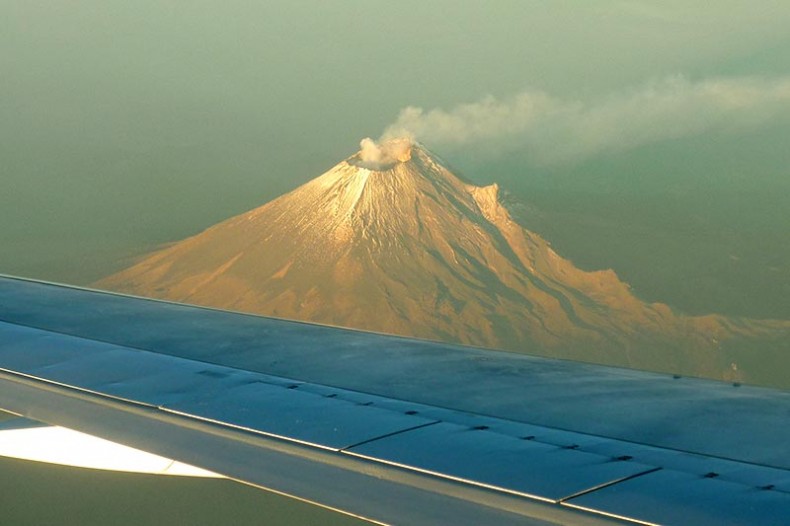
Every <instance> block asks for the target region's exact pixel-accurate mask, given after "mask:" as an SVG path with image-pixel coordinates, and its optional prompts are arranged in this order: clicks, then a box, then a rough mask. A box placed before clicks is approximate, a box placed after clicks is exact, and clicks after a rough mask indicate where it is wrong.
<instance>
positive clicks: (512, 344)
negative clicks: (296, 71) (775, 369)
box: [96, 139, 790, 381]
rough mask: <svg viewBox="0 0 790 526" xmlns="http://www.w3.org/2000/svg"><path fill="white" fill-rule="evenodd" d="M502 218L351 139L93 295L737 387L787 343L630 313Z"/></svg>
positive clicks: (756, 327)
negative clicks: (277, 191)
mask: <svg viewBox="0 0 790 526" xmlns="http://www.w3.org/2000/svg"><path fill="white" fill-rule="evenodd" d="M505 202H506V200H505V199H503V192H502V190H500V188H499V187H498V186H497V185H496V184H493V185H491V186H484V187H480V186H475V185H473V184H470V183H469V182H466V181H464V180H463V179H461V178H459V177H457V176H456V175H454V174H453V173H451V171H450V170H449V169H448V168H447V167H446V165H445V164H444V163H443V162H442V161H441V160H440V159H439V158H438V157H437V156H435V155H433V154H432V153H431V152H429V151H428V150H427V149H426V148H424V147H423V146H421V145H420V144H416V143H412V142H411V141H410V140H407V139H395V140H390V141H387V142H384V143H382V144H376V143H375V142H373V141H371V140H369V139H366V140H365V141H363V142H362V148H361V150H360V151H359V152H358V153H356V154H355V155H352V156H351V157H349V158H347V159H346V160H344V161H342V162H340V163H339V164H337V165H336V166H334V167H333V168H331V169H330V170H329V171H327V172H326V173H324V174H323V175H321V176H320V177H318V178H316V179H313V180H312V181H310V182H308V183H306V184H304V185H303V186H301V187H299V188H297V189H295V190H293V191H291V192H290V193H287V194H285V195H283V196H281V197H279V198H277V199H275V200H273V201H271V202H269V203H267V204H265V205H263V206H261V207H259V208H256V209H254V210H251V211H249V212H246V213H243V214H241V215H238V216H236V217H233V218H231V219H228V220H226V221H224V222H222V223H219V224H217V225H215V226H213V227H211V228H209V229H207V230H205V231H203V232H202V233H200V234H198V235H195V236H193V237H191V238H188V239H185V240H183V241H180V242H178V243H175V244H173V245H171V246H169V247H167V248H164V249H162V250H160V251H158V252H155V253H153V254H151V255H150V256H147V257H145V258H144V259H142V260H140V261H139V262H138V263H137V264H135V265H134V266H132V267H130V268H128V269H126V270H123V271H121V272H118V273H117V274H114V275H112V276H109V277H107V278H105V279H103V280H101V281H100V282H98V283H97V284H96V286H97V287H99V288H105V289H109V290H113V291H119V292H124V293H132V294H135V295H141V296H149V297H155V298H161V299H167V300H175V301H179V302H185V303H193V304H198V305H204V306H211V307H217V308H223V309H230V310H236V311H244V312H250V313H256V314H263V315H267V316H275V317H281V318H288V319H296V320H304V321H310V322H318V323H323V324H330V325H339V326H344V327H353V328H357V329H364V330H370V331H377V332H384V333H392V334H399V335H406V336H414V337H420V338H428V339H434V340H442V341H448V342H455V343H463V344H469V345H475V346H482V347H490V348H498V349H504V350H510V351H516V352H525V353H530V354H541V355H546V356H552V357H560V358H572V359H577V360H583V361H590V362H597V363H605V364H610V365H622V366H629V367H636V368H642V369H649V370H656V371H666V372H673V373H681V374H691V375H702V376H710V377H715V378H720V379H721V378H724V379H729V380H738V381H740V380H742V379H743V376H744V375H745V376H746V378H747V379H748V377H749V374H750V373H749V367H751V366H753V363H752V362H755V360H754V359H753V357H754V354H755V353H756V352H757V351H754V352H752V351H753V349H755V346H754V342H755V341H763V342H767V345H769V347H770V348H772V349H778V347H777V345H780V346H781V345H784V344H783V343H781V342H786V341H788V340H790V338H788V336H789V335H790V332H789V331H788V324H787V323H784V322H776V321H750V320H735V319H728V318H724V317H722V316H717V315H710V316H697V317H689V316H682V315H679V314H677V313H675V312H673V311H672V310H671V309H670V308H669V307H668V306H666V305H663V304H659V303H652V304H648V303H645V302H643V301H640V300H639V299H638V298H637V297H636V296H635V295H634V294H633V293H632V291H631V289H630V287H629V286H628V285H627V284H626V283H624V282H623V281H621V280H620V279H618V277H617V275H616V274H615V272H614V271H612V270H603V271H595V272H587V271H583V270H581V269H579V268H577V267H575V266H574V265H573V264H572V263H571V262H570V261H568V260H567V259H564V258H562V257H561V256H559V255H558V254H557V253H556V252H555V251H554V250H553V249H552V248H551V246H550V244H549V243H548V242H547V241H545V240H544V239H543V238H542V237H541V236H539V235H538V234H536V233H533V232H531V231H529V230H527V229H526V228H524V227H523V226H522V225H520V224H518V223H517V222H516V220H515V219H514V218H513V216H512V215H511V213H510V212H509V211H508V208H507V206H506V205H505V204H504V203H505ZM777 342H778V343H777ZM776 352H779V351H776ZM782 352H784V347H782ZM750 353H751V354H750ZM757 361H759V360H757ZM749 364H752V365H749ZM745 365H746V366H745Z"/></svg>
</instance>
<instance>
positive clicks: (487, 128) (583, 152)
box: [383, 76, 790, 163]
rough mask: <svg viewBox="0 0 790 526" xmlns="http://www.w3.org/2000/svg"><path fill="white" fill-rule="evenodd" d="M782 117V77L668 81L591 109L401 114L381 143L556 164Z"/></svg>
mask: <svg viewBox="0 0 790 526" xmlns="http://www.w3.org/2000/svg"><path fill="white" fill-rule="evenodd" d="M787 115H790V77H781V78H773V79H768V78H761V77H731V78H715V79H707V80H703V81H698V82H692V81H690V80H688V79H686V78H684V77H681V76H676V77H671V78H667V79H664V80H661V81H659V82H653V83H650V84H648V85H645V86H642V87H641V88H639V89H635V90H630V91H626V92H620V93H616V94H613V95H612V96H610V97H608V98H605V99H599V100H593V101H582V100H565V99H561V98H557V97H553V96H551V95H549V94H546V93H543V92H539V91H525V92H523V93H520V94H518V95H516V96H514V97H511V98H509V99H505V100H498V99H496V98H494V97H490V96H489V97H486V98H484V99H482V100H480V101H478V102H473V103H469V104H462V105H459V106H456V107H455V108H452V109H450V110H443V109H433V110H429V111H425V110H423V109H422V108H416V107H407V108H405V109H403V110H402V111H401V112H400V115H399V116H398V118H397V120H396V121H395V122H394V123H393V124H392V125H390V126H389V127H388V128H387V129H386V130H385V132H384V134H383V137H384V138H391V137H398V136H406V137H409V138H411V139H414V140H420V141H424V142H426V143H428V144H429V145H437V146H439V145H469V144H477V145H487V146H489V147H490V148H494V149H498V150H500V149H502V148H519V149H526V150H527V151H528V152H529V153H530V154H531V155H532V156H533V158H534V159H535V160H536V161H537V162H543V163H561V162H568V161H575V160H579V159H584V158H588V157H592V156H595V155H597V154H600V153H604V152H612V151H622V150H627V149H631V148H635V147H638V146H641V145H645V144H650V143H654V142H659V141H663V140H668V139H675V138H681V137H685V136H691V135H698V134H702V133H706V132H711V131H722V130H729V131H732V130H735V131H737V130H739V129H744V128H750V127H754V126H759V125H761V124H763V123H765V122H767V121H770V120H773V119H775V118H779V117H780V116H787Z"/></svg>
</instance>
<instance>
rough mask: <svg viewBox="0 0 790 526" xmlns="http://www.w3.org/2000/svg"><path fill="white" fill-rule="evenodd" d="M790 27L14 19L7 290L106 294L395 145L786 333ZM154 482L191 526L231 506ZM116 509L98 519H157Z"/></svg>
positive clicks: (10, 10) (710, 11) (632, 7)
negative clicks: (145, 264)
mask: <svg viewBox="0 0 790 526" xmlns="http://www.w3.org/2000/svg"><path fill="white" fill-rule="evenodd" d="M788 27H790V2H787V0H744V1H735V0H717V1H716V2H703V1H695V0H661V1H658V0H656V1H622V0H596V1H595V2H590V1H587V0H577V1H562V0H553V1H535V0H510V1H508V0H497V1H496V2H490V1H485V2H484V1H474V0H468V1H467V0H464V1H458V0H452V1H448V0H432V1H430V2H426V1H424V0H403V1H399V2H397V3H395V2H390V1H372V0H365V1H363V0H359V1H352V0H334V1H332V2H327V1H325V0H301V1H300V0H288V1H276V0H267V1H265V2H261V1H253V0H225V1H223V2H213V1H212V2H209V1H206V0H189V1H186V0H168V1H162V0H135V1H128V0H60V1H45V0H0V273H5V274H15V275H22V276H29V277H36V278H41V279H48V280H54V281H62V282H67V283H74V284H88V283H90V282H92V281H94V280H96V279H98V278H100V277H103V276H105V275H107V274H109V273H111V272H113V271H115V270H118V269H120V268H122V267H124V266H126V265H127V264H128V263H130V262H131V261H133V259H134V258H135V257H139V256H141V255H143V254H145V253H146V252H148V251H150V250H152V249H153V248H155V247H157V246H159V245H161V244H164V243H168V242H172V241H176V240H179V239H182V238H184V237H186V236H189V235H192V234H195V233H197V232H200V231H201V230H202V229H204V228H206V227H209V226H211V225H212V224H214V223H216V222H218V221H220V220H222V219H225V218H227V217H229V216H232V215H235V214H238V213H241V212H244V211H246V210H248V209H251V208H254V207H256V206H259V205H261V204H263V203H265V202H267V201H269V200H270V199H272V198H274V197H276V196H278V195H280V194H282V193H284V192H286V191H289V190H291V189H293V188H295V187H296V186H298V185H300V184H302V183H304V182H306V181H308V180H310V179H312V178H314V177H317V176H318V175H320V174H321V173H323V172H324V171H325V170H327V169H329V168H331V167H332V166H333V165H334V164H336V163H337V162H338V161H340V160H342V159H343V158H345V157H347V156H349V155H351V154H353V153H354V152H355V151H356V150H357V149H358V148H359V144H360V140H361V139H363V138H365V137H371V138H373V139H378V138H379V137H381V136H382V135H387V134H390V133H393V132H397V133H407V134H410V135H414V136H415V138H416V139H417V140H420V141H422V142H423V143H424V144H425V145H426V146H427V147H428V148H430V149H432V150H433V151H435V152H437V153H438V154H440V155H441V156H442V157H443V158H445V160H447V162H448V163H449V164H450V165H451V166H452V167H453V168H455V169H457V170H458V171H459V172H460V174H461V175H463V176H464V177H466V178H468V179H470V180H472V181H475V182H477V183H479V184H489V183H491V182H495V181H496V182H499V183H500V186H502V187H503V188H505V189H506V190H508V191H509V192H510V193H511V194H512V196H513V198H514V199H515V200H517V201H518V202H519V203H520V204H521V205H520V207H515V208H516V211H517V212H519V214H520V217H522V218H523V222H524V223H525V225H526V226H527V227H528V228H530V229H533V230H535V231H537V232H539V233H540V234H542V235H544V236H545V237H546V238H547V239H549V240H550V241H551V242H552V243H553V245H554V247H555V248H556V249H557V250H558V252H560V254H562V255H564V256H567V257H570V258H571V259H572V260H573V261H574V263H576V264H578V265H580V266H582V267H583V268H585V269H599V268H614V269H615V270H616V271H617V273H618V275H620V276H621V277H622V278H623V279H625V280H626V281H628V282H629V283H631V284H632V286H633V287H634V290H635V291H636V293H637V294H638V295H639V296H640V297H642V298H643V299H647V300H651V301H662V302H666V303H669V304H670V305H672V306H673V307H674V308H676V309H678V310H680V311H682V312H687V313H697V314H702V313H708V312H714V311H715V312H722V313H725V314H730V315H742V316H751V317H763V318H767V317H774V318H785V319H790V302H788V301H787V298H788V297H790V241H788V234H787V232H790V214H788V213H787V212H786V210H788V209H790V173H788V170H789V169H788V167H789V166H790V148H788V144H790V117H789V116H788V113H790V111H789V110H788V106H790V102H789V101H788V97H790V32H788V30H787V28H788ZM14 469H17V468H14ZM18 469H19V470H21V471H20V473H17V474H16V475H15V476H14V477H11V478H8V477H5V479H7V480H5V479H4V480H5V482H10V481H12V479H13V484H12V485H15V487H19V484H18V481H19V480H28V478H32V482H31V483H30V484H29V485H28V487H33V488H35V487H43V488H55V489H53V490H52V491H53V492H60V493H58V494H59V495H60V494H61V493H62V494H63V495H67V496H65V497H63V498H62V499H61V500H62V502H60V503H58V502H55V503H53V505H52V506H51V509H52V510H55V511H56V512H57V513H60V510H67V509H70V508H69V506H70V505H72V504H70V503H81V502H84V501H83V500H81V499H84V498H85V495H84V492H83V493H79V494H78V493H73V494H70V493H63V492H64V491H66V490H67V488H66V487H65V486H67V485H64V484H63V481H64V480H73V479H69V478H67V476H66V475H63V474H61V473H50V474H49V475H45V476H40V475H36V474H34V473H31V471H30V470H31V469H34V468H30V467H19V468H18ZM50 469H51V468H50ZM22 471H24V473H22ZM69 476H71V477H74V476H79V474H76V475H75V474H73V473H72V475H69ZM94 476H95V475H94ZM20 477H23V478H20ZM42 477H44V478H43V479H42ZM47 477H48V478H47ZM64 477H65V478H64ZM42 481H43V482H42ZM117 482H119V483H121V484H125V483H126V482H123V481H117ZM133 485H134V486H135V487H139V488H143V489H142V490H141V491H144V492H148V493H150V495H151V496H149V497H148V500H147V501H146V500H145V497H144V496H139V497H134V496H133V497H134V498H135V499H140V500H133V501H130V502H133V504H132V505H130V506H129V508H130V509H132V508H134V509H137V510H146V509H154V510H156V509H160V508H159V506H161V505H163V502H162V499H163V498H166V499H167V500H168V502H170V501H173V502H176V501H177V502H181V503H186V505H185V506H182V507H181V508H178V509H176V510H175V511H174V513H180V512H181V511H179V510H182V509H188V508H190V507H193V508H194V509H196V510H198V511H196V512H195V513H196V515H195V516H194V517H191V519H190V520H193V519H194V522H195V523H199V522H200V517H199V516H198V515H197V513H200V511H199V510H202V509H203V508H200V507H199V506H198V504H200V503H205V502H207V501H206V495H212V496H215V497H216V496H217V495H224V494H223V493H221V491H220V490H221V489H222V488H218V487H217V486H211V487H206V488H201V489H199V490H194V491H193V492H192V493H189V492H186V491H184V488H183V487H179V488H177V489H176V490H171V491H160V490H159V489H158V487H155V486H154V485H153V483H149V484H148V485H143V486H138V485H137V482H134V484H133ZM102 486H103V487H106V485H104V484H103V485H102ZM73 487H74V488H80V487H82V484H81V483H77V484H73ZM146 488H147V489H146ZM152 488H153V489H152ZM74 491H75V492H77V491H79V490H78V489H75V490H74ZM96 491H97V492H98V493H97V495H99V498H101V499H103V500H104V501H106V503H108V504H106V505H100V504H99V503H98V502H94V503H93V504H92V505H90V506H80V509H81V513H86V514H89V515H90V514H93V515H90V516H85V517H82V518H83V519H84V520H82V522H84V523H95V524H100V523H105V522H106V517H107V516H110V517H113V520H116V521H117V520H120V519H122V518H123V517H127V519H128V521H129V523H130V524H131V523H136V522H139V520H137V519H138V518H139V517H137V516H135V515H134V514H132V515H126V513H127V511H126V509H125V508H123V507H122V509H120V511H119V508H118V506H117V505H113V504H112V503H117V502H122V503H124V502H126V501H125V500H124V499H125V498H124V497H123V495H126V494H127V493H128V491H129V490H128V489H124V488H121V489H118V490H116V492H115V493H112V492H111V491H110V490H106V491H104V492H100V491H99V488H97V490H96ZM239 491H241V490H239ZM108 492H109V493H108ZM18 493H19V492H18ZM31 495H32V496H31ZM14 498H15V499H16V501H17V502H18V503H21V504H20V506H21V509H27V510H35V509H38V508H39V507H37V506H35V505H34V504H35V502H38V499H41V498H47V499H49V498H48V497H47V496H42V494H41V493H40V492H39V493H30V492H29V491H28V492H21V494H17V495H16V496H15V497H14ZM25 498H28V500H24V499H25ZM175 498H177V499H180V500H173V499H175ZM239 498H241V497H239ZM245 498H246V497H245ZM157 499H159V500H157ZM189 499H191V500H189ZM220 500H221V501H222V502H225V503H226V505H225V507H223V506H222V502H216V501H214V500H212V501H210V502H212V508H213V509H214V508H215V505H216V508H215V509H216V510H219V511H218V512H220V513H224V511H223V510H227V512H228V513H235V514H236V515H235V516H236V519H238V522H239V523H240V524H242V523H249V524H253V523H255V522H256V521H257V520H258V518H259V514H258V511H257V510H258V508H256V506H257V505H260V506H261V509H263V508H264V507H265V509H267V510H268V511H269V512H271V509H272V508H271V506H270V505H269V504H268V503H265V506H264V504H262V503H261V502H262V501H261V502H258V501H257V500H256V501H255V503H253V504H250V503H247V504H245V505H243V506H239V507H235V506H234V504H233V503H234V502H236V501H233V500H232V499H231V498H230V497H227V496H226V497H221V498H220ZM26 502H29V503H30V505H26V504H25V503H26ZM190 502H192V503H195V505H194V506H192V505H190V504H189V503H190ZM146 503H147V504H146ZM44 508H47V507H44ZM42 509H43V508H42ZM47 509H49V508H47ZM169 509H170V508H168V510H169ZM240 509H241V510H242V511H243V512H244V513H247V516H245V517H247V518H246V520H242V519H243V517H240V516H239V515H238V514H239V513H240V512H239V510H240ZM244 510H246V511H244ZM61 516H63V514H61ZM295 516H296V515H290V516H289V515H288V514H287V513H285V514H283V515H282V517H284V518H281V522H282V523H283V524H287V523H289V522H293V520H294V519H293V517H295ZM211 517H212V516H210V515H207V516H206V518H205V521H207V522H206V523H210V522H211V520H212V519H211ZM269 518H272V520H274V519H273V517H269ZM338 520H339V519H338Z"/></svg>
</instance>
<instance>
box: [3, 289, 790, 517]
mask: <svg viewBox="0 0 790 526" xmlns="http://www.w3.org/2000/svg"><path fill="white" fill-rule="evenodd" d="M0 408H2V409H4V410H7V411H10V412H13V413H15V414H17V415H20V416H24V417H26V418H30V419H33V420H37V421H40V422H46V423H49V424H53V425H58V426H63V427H66V428H69V429H73V430H77V431H80V432H83V433H87V434H90V435H94V436H96V437H100V438H102V439H106V440H110V441H112V442H116V443H119V444H123V445H126V446H130V447H133V448H137V449H140V450H143V451H146V452H149V453H152V454H155V455H161V456H163V457H166V458H171V459H176V460H178V461H180V462H183V463H186V464H189V465H193V466H198V467H199V468H203V469H205V470H208V471H210V472H213V473H218V474H221V475H224V476H227V477H229V478H232V479H235V480H237V481H240V482H243V483H246V484H251V485H254V486H258V487H261V488H264V489H267V490H269V491H274V492H277V493H281V494H285V495H290V496H293V497H296V498H298V499H302V500H305V501H309V502H312V503H316V504H318V505H321V506H324V507H328V508H332V509H336V510H339V511H342V512H344V513H348V514H351V515H354V516H357V517H361V518H365V519H367V520H370V521H372V522H377V523H384V524H497V525H500V524H501V525H506V524H590V525H593V524H612V523H624V524H633V523H636V524H683V525H686V524H695V525H708V524H709V525H726V524H764V525H767V524H776V525H780V524H783V525H784V524H788V521H790V447H788V444H790V392H785V391H780V390H773V389H766V388H760V387H752V386H747V385H738V384H728V383H722V382H715V381H709V380H702V379H694V378H681V377H677V376H672V375H663V374H654V373H647V372H640V371H633V370H626V369H618V368H611V367H603V366H597V365H590V364H584V363H578V362H570V361H562V360H551V359H546V358H538V357H533V356H528V355H519V354H513V353H505V352H497V351H489V350H481V349H475V348H471V347H464V346H455V345H449V344H442V343H435V342H426V341H420V340H415V339H408V338H399V337H394V336H387V335H380V334H371V333H365V332H360V331H353V330H347V329H339V328H333V327H326V326H320V325H312V324H307V323H299V322H292V321H284V320H278V319H272V318H264V317H260V316H252V315H246V314H240V313H232V312H226V311H219V310H212V309H207V308H200V307H193V306H187V305H181V304H176V303H169V302H163V301H156V300H149V299H143V298H135V297H130V296H122V295H117V294H111V293H106V292H99V291H92V290H86V289H79V288H74V287H68V286H62V285H55V284H49V283H43V282H36V281H31V280H25V279H19V278H12V277H0Z"/></svg>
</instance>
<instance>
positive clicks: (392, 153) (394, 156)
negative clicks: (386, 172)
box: [359, 137, 412, 165]
mask: <svg viewBox="0 0 790 526" xmlns="http://www.w3.org/2000/svg"><path fill="white" fill-rule="evenodd" d="M411 146H412V139H411V138H410V137H397V138H389V139H385V140H382V141H380V142H378V143H377V142H376V141H374V140H373V139H371V138H370V137H367V138H365V139H362V141H361V142H360V143H359V147H360V152H359V157H360V159H361V160H362V161H363V162H364V163H366V164H370V165H385V164H392V163H395V162H398V161H408V160H409V158H411Z"/></svg>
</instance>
